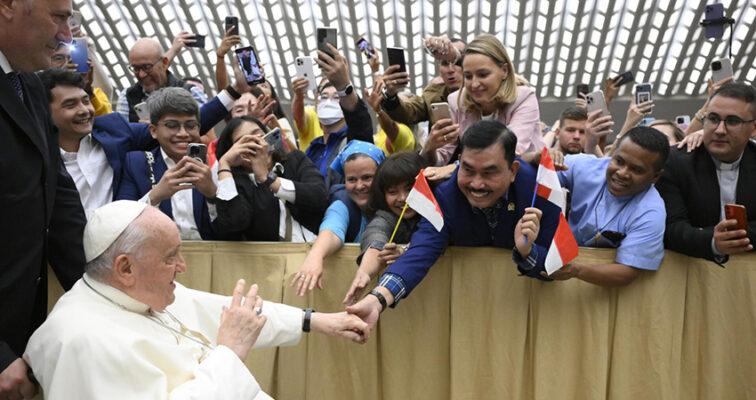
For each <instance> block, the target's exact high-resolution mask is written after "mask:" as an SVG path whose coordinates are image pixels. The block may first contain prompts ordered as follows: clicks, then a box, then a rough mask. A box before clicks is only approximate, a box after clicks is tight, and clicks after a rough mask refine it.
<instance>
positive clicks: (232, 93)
mask: <svg viewBox="0 0 756 400" xmlns="http://www.w3.org/2000/svg"><path fill="white" fill-rule="evenodd" d="M226 91H227V92H228V94H229V95H230V96H231V98H232V99H234V100H239V98H240V97H241V93H239V92H237V91H236V89H234V87H233V86H231V85H228V86H226Z"/></svg>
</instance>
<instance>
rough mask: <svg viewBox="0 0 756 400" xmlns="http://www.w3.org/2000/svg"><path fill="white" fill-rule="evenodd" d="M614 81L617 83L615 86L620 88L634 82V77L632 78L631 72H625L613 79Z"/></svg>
mask: <svg viewBox="0 0 756 400" xmlns="http://www.w3.org/2000/svg"><path fill="white" fill-rule="evenodd" d="M614 81H615V82H616V83H617V86H622V85H625V84H627V83H630V82H633V81H635V77H634V76H633V72H632V71H626V72H623V73H622V74H621V75H618V76H617V77H616V78H614Z"/></svg>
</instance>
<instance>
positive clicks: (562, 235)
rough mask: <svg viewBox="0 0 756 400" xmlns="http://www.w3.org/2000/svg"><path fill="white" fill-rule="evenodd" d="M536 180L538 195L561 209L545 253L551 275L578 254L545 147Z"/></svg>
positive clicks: (547, 269)
mask: <svg viewBox="0 0 756 400" xmlns="http://www.w3.org/2000/svg"><path fill="white" fill-rule="evenodd" d="M537 181H538V186H537V187H538V189H537V191H536V192H537V193H538V195H539V196H541V197H543V198H544V199H546V200H548V201H550V202H552V203H554V204H556V205H557V206H559V208H561V209H562V211H561V212H560V213H559V225H558V226H557V229H556V232H555V233H554V240H552V241H551V246H550V247H549V252H548V253H547V254H546V261H545V266H546V273H547V274H549V275H551V274H552V273H554V272H555V271H557V270H558V269H559V268H562V266H564V265H565V264H567V263H569V262H570V261H572V260H574V259H575V257H577V256H578V245H577V242H576V241H575V237H574V236H572V230H570V226H569V225H568V224H567V219H566V218H565V217H564V208H565V206H566V205H567V200H566V195H565V193H564V191H563V190H562V185H561V184H560V183H559V177H557V173H556V169H555V168H554V162H553V161H552V160H551V156H550V155H549V152H548V151H547V150H546V148H545V147H544V148H543V151H542V152H541V163H540V165H539V166H538V178H537Z"/></svg>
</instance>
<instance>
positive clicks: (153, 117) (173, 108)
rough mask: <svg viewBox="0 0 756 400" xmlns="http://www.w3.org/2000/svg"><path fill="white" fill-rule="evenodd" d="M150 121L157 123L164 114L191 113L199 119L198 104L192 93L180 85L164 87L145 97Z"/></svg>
mask: <svg viewBox="0 0 756 400" xmlns="http://www.w3.org/2000/svg"><path fill="white" fill-rule="evenodd" d="M147 106H148V107H149V109H150V123H151V124H153V125H157V123H158V122H160V119H161V118H163V117H164V116H165V115H166V114H178V115H193V116H194V117H196V118H197V121H199V120H200V112H199V106H198V105H197V100H194V97H193V96H192V93H191V92H189V91H188V90H186V89H184V88H180V87H165V88H162V89H159V90H157V91H155V92H154V93H152V95H150V97H148V98H147Z"/></svg>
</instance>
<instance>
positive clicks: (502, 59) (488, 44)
mask: <svg viewBox="0 0 756 400" xmlns="http://www.w3.org/2000/svg"><path fill="white" fill-rule="evenodd" d="M468 54H482V55H484V56H486V57H489V58H490V59H491V60H493V62H495V63H496V64H497V65H499V66H502V65H506V67H505V68H506V69H507V78H506V79H504V81H503V82H502V84H501V85H500V86H499V90H498V91H497V92H496V94H495V95H494V97H493V99H492V101H493V103H494V104H496V105H497V106H499V107H503V106H504V105H506V104H509V103H513V102H514V101H515V100H516V99H517V85H518V84H521V83H522V82H518V77H519V76H518V75H517V74H516V73H515V70H514V66H513V65H512V59H510V58H509V54H508V53H507V49H506V48H505V47H504V45H503V44H502V43H501V42H500V41H499V39H496V37H494V36H493V35H489V34H487V33H484V34H482V35H480V36H478V37H476V38H475V40H473V41H472V42H470V44H468V45H467V47H466V48H465V51H464V54H463V55H462V60H464V57H465V56H467V55H468ZM463 68H464V67H463ZM463 72H464V69H463ZM519 78H521V77H519ZM521 79H522V78H521ZM523 80H524V79H523ZM525 84H527V81H525ZM464 86H465V78H464V74H463V75H462V88H463V89H462V90H461V91H460V96H459V98H458V99H457V106H458V107H459V108H460V109H461V110H465V111H467V110H477V111H481V107H480V104H478V103H476V102H475V101H474V100H473V99H472V97H470V94H469V93H467V90H464Z"/></svg>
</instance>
